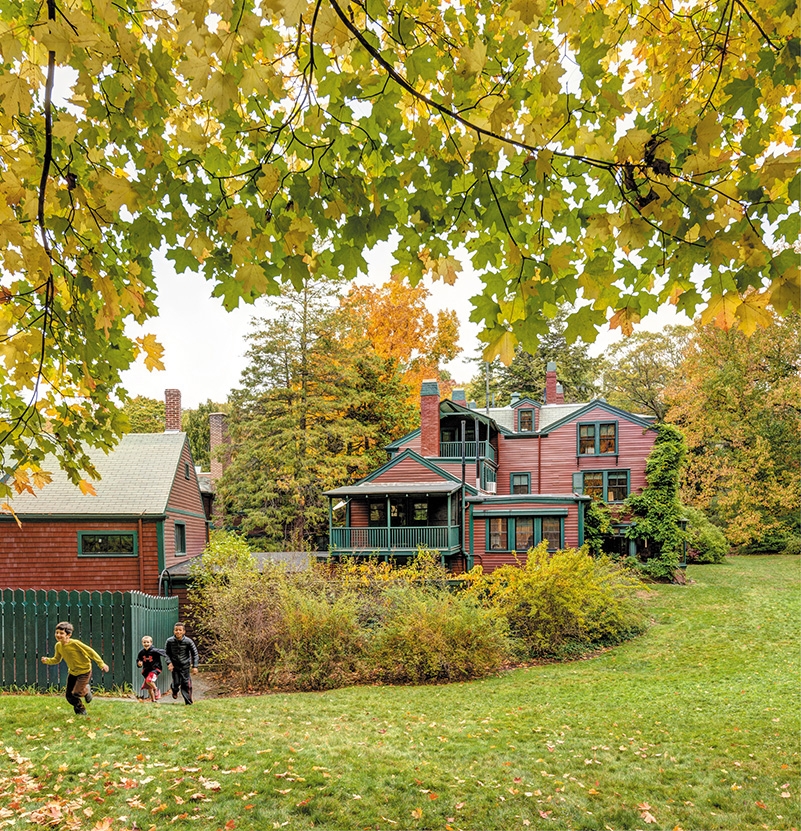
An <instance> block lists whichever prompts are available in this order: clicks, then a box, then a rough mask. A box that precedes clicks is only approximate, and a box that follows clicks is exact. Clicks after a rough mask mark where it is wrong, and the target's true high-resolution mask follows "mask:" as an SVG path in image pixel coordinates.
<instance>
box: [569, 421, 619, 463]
mask: <svg viewBox="0 0 801 831" xmlns="http://www.w3.org/2000/svg"><path fill="white" fill-rule="evenodd" d="M577 453H578V455H579V456H603V455H615V454H617V422H616V421H595V422H593V423H591V424H579V425H578V434H577Z"/></svg>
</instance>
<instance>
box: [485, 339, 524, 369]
mask: <svg viewBox="0 0 801 831" xmlns="http://www.w3.org/2000/svg"><path fill="white" fill-rule="evenodd" d="M516 345H517V338H516V337H515V336H514V334H513V333H512V332H503V334H501V335H500V337H498V338H496V339H495V340H494V341H492V342H491V343H490V344H488V345H487V346H486V347H485V349H484V354H483V356H482V357H483V359H484V360H485V361H486V362H487V363H492V361H494V360H495V358H500V360H501V361H502V362H503V363H504V365H505V366H509V364H511V363H512V360H513V359H514V356H515V346H516Z"/></svg>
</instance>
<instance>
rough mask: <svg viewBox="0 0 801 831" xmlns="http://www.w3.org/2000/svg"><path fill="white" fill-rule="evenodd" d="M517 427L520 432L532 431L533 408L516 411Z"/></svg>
mask: <svg viewBox="0 0 801 831" xmlns="http://www.w3.org/2000/svg"><path fill="white" fill-rule="evenodd" d="M517 429H518V432H520V433H533V432H534V410H518V411H517Z"/></svg>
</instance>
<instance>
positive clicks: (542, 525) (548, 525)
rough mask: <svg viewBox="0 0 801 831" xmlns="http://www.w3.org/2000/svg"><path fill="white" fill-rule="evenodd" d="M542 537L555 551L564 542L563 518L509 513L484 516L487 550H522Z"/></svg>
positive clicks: (520, 551) (536, 542)
mask: <svg viewBox="0 0 801 831" xmlns="http://www.w3.org/2000/svg"><path fill="white" fill-rule="evenodd" d="M543 540H548V550H549V551H556V550H557V549H558V548H561V547H562V545H563V542H564V517H561V516H553V517H551V516H525V515H521V516H512V517H490V518H488V519H487V551H516V552H518V553H525V552H526V551H528V550H529V549H530V548H533V547H534V546H535V545H539V543H541V542H542V541H543Z"/></svg>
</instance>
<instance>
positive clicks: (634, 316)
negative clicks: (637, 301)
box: [609, 306, 640, 337]
mask: <svg viewBox="0 0 801 831" xmlns="http://www.w3.org/2000/svg"><path fill="white" fill-rule="evenodd" d="M639 322H640V315H639V313H638V312H635V311H634V309H630V308H629V307H628V306H624V307H623V308H622V309H618V310H617V311H616V312H615V313H614V314H613V315H612V317H610V318H609V328H610V329H620V331H621V332H623V334H624V335H626V336H627V337H628V336H629V335H630V334H631V333H632V332H633V331H634V324H635V323H639Z"/></svg>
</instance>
